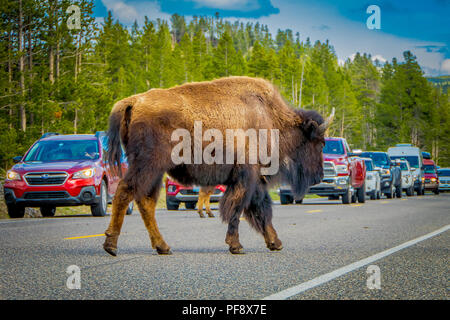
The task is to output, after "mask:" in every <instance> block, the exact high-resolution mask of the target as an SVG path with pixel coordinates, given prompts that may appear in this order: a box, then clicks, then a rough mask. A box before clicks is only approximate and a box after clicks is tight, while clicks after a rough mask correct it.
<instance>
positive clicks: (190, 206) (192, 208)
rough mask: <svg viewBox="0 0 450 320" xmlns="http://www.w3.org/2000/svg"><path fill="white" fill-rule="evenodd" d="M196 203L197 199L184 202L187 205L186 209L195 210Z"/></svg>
mask: <svg viewBox="0 0 450 320" xmlns="http://www.w3.org/2000/svg"><path fill="white" fill-rule="evenodd" d="M196 204H197V202H195V201H190V202H185V203H184V206H185V207H186V209H189V210H194V209H195V205H196Z"/></svg>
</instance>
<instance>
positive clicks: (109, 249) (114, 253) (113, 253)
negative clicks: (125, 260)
mask: <svg viewBox="0 0 450 320" xmlns="http://www.w3.org/2000/svg"><path fill="white" fill-rule="evenodd" d="M103 249H105V251H106V252H108V253H109V254H110V255H112V256H114V257H115V256H117V248H111V247H105V246H104V247H103Z"/></svg>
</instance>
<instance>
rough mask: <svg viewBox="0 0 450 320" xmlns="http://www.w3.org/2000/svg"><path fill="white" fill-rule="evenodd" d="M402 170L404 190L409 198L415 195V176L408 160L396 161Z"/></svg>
mask: <svg viewBox="0 0 450 320" xmlns="http://www.w3.org/2000/svg"><path fill="white" fill-rule="evenodd" d="M395 161H396V162H397V163H398V165H399V166H400V169H401V170H402V190H403V191H405V192H406V195H407V196H412V195H414V174H413V172H412V169H411V167H410V165H409V162H408V161H407V160H404V159H401V160H395Z"/></svg>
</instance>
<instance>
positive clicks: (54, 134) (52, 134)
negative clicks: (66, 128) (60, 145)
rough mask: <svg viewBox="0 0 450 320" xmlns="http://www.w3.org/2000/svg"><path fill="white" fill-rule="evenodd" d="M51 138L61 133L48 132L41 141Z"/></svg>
mask: <svg viewBox="0 0 450 320" xmlns="http://www.w3.org/2000/svg"><path fill="white" fill-rule="evenodd" d="M50 136H59V133H58V132H46V133H44V134H43V135H42V137H41V139H44V138H47V137H50Z"/></svg>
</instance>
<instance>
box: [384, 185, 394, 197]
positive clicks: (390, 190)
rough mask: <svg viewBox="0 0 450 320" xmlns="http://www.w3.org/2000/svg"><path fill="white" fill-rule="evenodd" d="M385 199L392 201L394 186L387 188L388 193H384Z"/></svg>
mask: <svg viewBox="0 0 450 320" xmlns="http://www.w3.org/2000/svg"><path fill="white" fill-rule="evenodd" d="M385 195H386V198H388V199H392V198H393V197H394V186H393V185H392V184H391V185H390V186H389V192H387V193H385Z"/></svg>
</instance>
